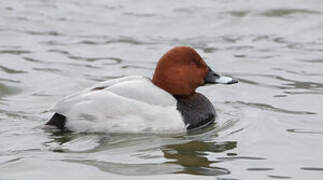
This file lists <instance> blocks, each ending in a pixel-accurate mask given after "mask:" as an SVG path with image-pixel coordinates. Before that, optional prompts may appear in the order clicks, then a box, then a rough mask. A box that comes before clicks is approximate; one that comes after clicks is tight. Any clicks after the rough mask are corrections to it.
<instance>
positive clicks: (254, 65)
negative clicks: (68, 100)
mask: <svg viewBox="0 0 323 180" xmlns="http://www.w3.org/2000/svg"><path fill="white" fill-rule="evenodd" d="M322 29H323V1H321V0H285V1H280V0H274V1H265V0H229V1H228V0H217V1H215V0H204V1H182V0H175V1H174V0H171V1H170V0H169V1H162V0H159V1H154V2H152V1H144V0H143V1H130V0H123V1H112V0H111V1H108V0H96V1H86V0H77V1H76V0H68V1H60V0H46V1H44V0H28V1H27V0H25V1H23V0H20V1H18V0H11V1H4V0H1V1H0V62H1V63H0V112H1V114H0V127H1V128H0V142H1V143H0V179H6V180H7V179H10V180H13V179H23V180H26V179H27V180H28V179H32V180H35V179H78V180H79V179H121V180H124V179H152V178H154V179H158V180H159V179H175V178H176V179H199V178H205V179H217V180H229V179H322V178H323V159H322V157H323V151H322V148H323V141H322V138H323V122H322V120H323V119H322V118H323V114H322V108H323V104H322V100H323V98H322V95H323V71H322V70H323V31H322ZM177 45H188V46H192V47H194V48H195V49H196V50H197V51H198V52H199V53H200V54H201V55H202V56H203V57H204V58H205V60H206V61H207V63H208V64H209V65H210V66H211V67H212V68H213V69H215V70H217V71H218V72H220V73H223V74H226V75H230V76H233V77H235V78H237V79H239V80H240V83H239V84H237V85H232V86H221V85H217V86H207V87H201V88H199V89H198V91H199V92H201V93H203V94H204V95H206V96H207V97H208V98H209V99H210V100H211V101H212V102H213V103H214V104H215V106H216V109H217V112H218V118H217V124H215V125H214V126H212V127H209V128H207V129H204V130H202V131H199V132H194V133H192V134H188V135H178V136H165V135H164V136H160V135H127V134H73V133H60V132H56V131H55V130H50V129H44V128H43V124H44V123H45V122H46V120H47V119H48V118H49V117H50V115H51V113H49V112H48V111H47V110H48V109H49V108H50V107H51V106H52V105H54V103H55V101H56V100H58V99H59V98H61V97H63V96H65V95H68V94H70V93H73V92H76V91H78V90H81V89H83V88H86V87H88V86H90V85H92V84H94V83H96V82H99V81H103V80H108V79H113V78H118V77H122V76H125V75H132V74H138V75H144V76H148V77H150V76H151V75H152V73H153V70H154V67H155V65H156V62H157V60H158V59H159V57H160V56H161V55H162V54H163V53H165V52H166V51H167V50H168V49H170V48H172V47H173V46H177Z"/></svg>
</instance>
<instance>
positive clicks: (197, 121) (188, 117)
mask: <svg viewBox="0 0 323 180" xmlns="http://www.w3.org/2000/svg"><path fill="white" fill-rule="evenodd" d="M175 98H176V99H177V110H178V111H180V112H181V114H182V116H183V118H184V123H185V124H186V125H188V127H187V129H189V130H191V129H195V128H201V127H205V126H207V125H210V124H212V123H213V122H214V120H215V116H216V114H215V109H214V107H213V105H212V103H211V102H210V101H209V100H208V99H207V98H206V97H205V96H203V95H202V94H200V93H195V94H194V95H192V96H189V97H181V96H176V97H175Z"/></svg>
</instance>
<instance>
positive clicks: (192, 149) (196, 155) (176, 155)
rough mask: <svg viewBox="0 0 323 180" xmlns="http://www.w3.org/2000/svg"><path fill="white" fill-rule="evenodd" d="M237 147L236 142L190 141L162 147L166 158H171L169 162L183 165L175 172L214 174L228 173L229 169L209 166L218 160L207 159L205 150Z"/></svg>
mask: <svg viewBox="0 0 323 180" xmlns="http://www.w3.org/2000/svg"><path fill="white" fill-rule="evenodd" d="M236 147H237V142H235V141H227V142H221V143H216V142H203V141H191V142H188V143H185V144H172V145H166V146H165V147H163V148H162V151H163V153H164V157H165V158H166V159H173V160H175V161H170V162H168V163H170V164H178V165H181V166H182V167H183V170H181V171H179V172H177V173H184V174H192V175H205V176H215V175H223V174H229V173H230V171H229V170H228V169H225V168H220V167H215V166H211V165H212V164H214V163H217V162H220V161H214V160H209V159H208V157H207V152H214V153H219V152H224V151H227V150H231V149H234V148H236Z"/></svg>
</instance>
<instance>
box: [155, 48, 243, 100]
mask: <svg viewBox="0 0 323 180" xmlns="http://www.w3.org/2000/svg"><path fill="white" fill-rule="evenodd" d="M152 82H153V83H154V84H155V85H156V86H158V87H160V88H162V89H164V90H165V91H167V92H169V93H170V94H172V95H177V96H190V95H192V94H194V93H195V90H196V88H198V87H199V86H203V85H205V84H217V83H218V84H234V83H237V82H238V81H237V80H235V79H232V78H230V77H225V76H220V75H219V74H217V73H215V72H214V71H213V70H212V69H211V68H210V67H209V66H208V65H207V64H206V63H205V62H204V60H203V59H202V57H201V56H200V55H199V54H198V53H197V52H196V51H195V50H194V49H193V48H191V47H186V46H181V47H175V48H173V49H171V50H169V51H168V52H167V53H166V54H164V55H163V56H162V57H161V58H160V59H159V61H158V64H157V67H156V69H155V73H154V76H153V79H152Z"/></svg>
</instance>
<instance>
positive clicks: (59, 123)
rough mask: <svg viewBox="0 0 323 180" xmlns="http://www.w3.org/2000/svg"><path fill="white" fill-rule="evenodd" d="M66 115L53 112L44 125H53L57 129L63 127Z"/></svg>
mask: <svg viewBox="0 0 323 180" xmlns="http://www.w3.org/2000/svg"><path fill="white" fill-rule="evenodd" d="M65 122H66V117H65V116H64V115H62V114H58V113H55V114H54V115H53V117H52V118H50V120H49V121H48V122H47V123H46V125H50V126H55V127H57V128H58V129H64V127H65Z"/></svg>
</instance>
